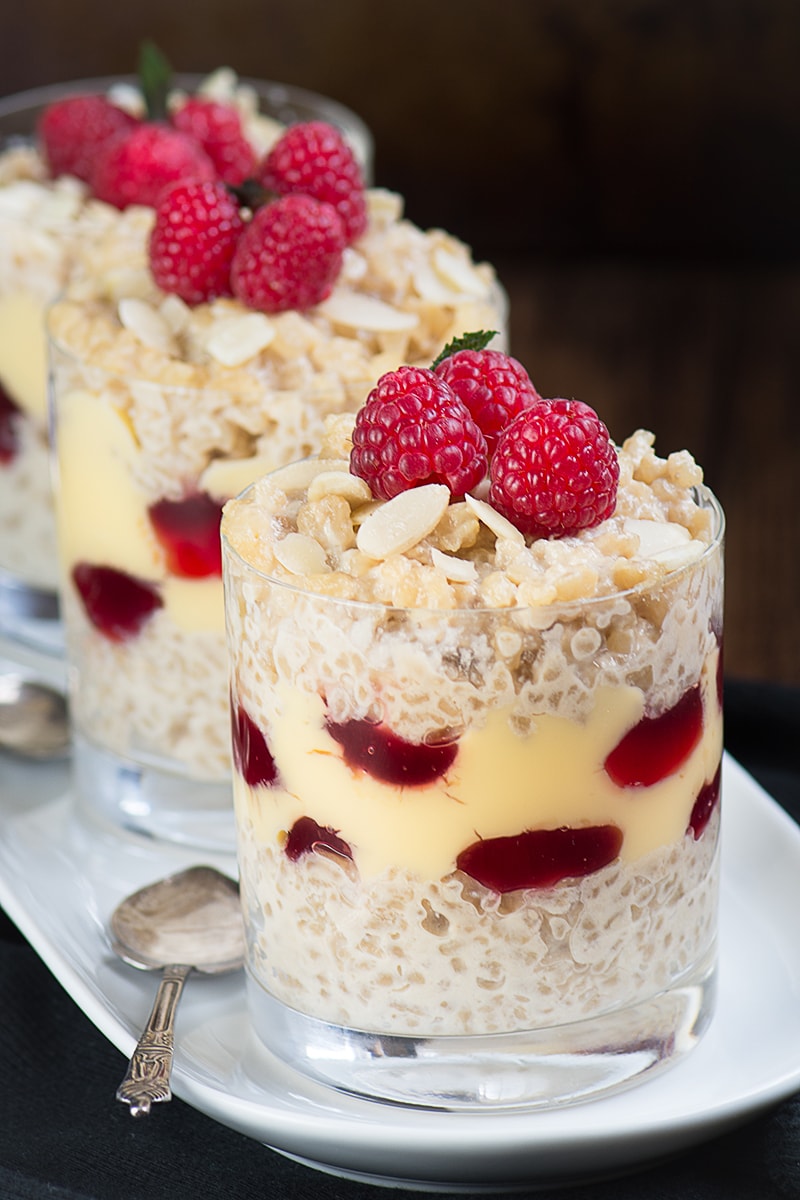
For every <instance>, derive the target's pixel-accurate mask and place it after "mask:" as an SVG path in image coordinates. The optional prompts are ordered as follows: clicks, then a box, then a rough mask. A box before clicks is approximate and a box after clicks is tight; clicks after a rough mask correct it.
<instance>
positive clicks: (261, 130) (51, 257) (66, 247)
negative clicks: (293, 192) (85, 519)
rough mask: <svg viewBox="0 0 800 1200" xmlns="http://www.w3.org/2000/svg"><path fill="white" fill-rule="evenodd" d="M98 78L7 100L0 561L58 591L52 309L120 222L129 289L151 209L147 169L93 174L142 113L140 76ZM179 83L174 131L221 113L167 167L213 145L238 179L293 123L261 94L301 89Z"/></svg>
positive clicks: (161, 172)
mask: <svg viewBox="0 0 800 1200" xmlns="http://www.w3.org/2000/svg"><path fill="white" fill-rule="evenodd" d="M190 80H191V84H192V90H191V91H188V90H187V87H188V84H189V81H190ZM95 82H96V83H98V84H100V83H102V84H103V85H104V90H103V91H102V92H95V91H92V92H91V93H89V94H87V93H86V88H85V87H84V86H83V85H81V84H80V83H76V84H70V85H64V87H63V88H45V89H38V90H36V91H32V92H30V93H24V94H23V95H21V96H20V97H9V98H7V99H6V100H4V101H2V102H0V143H2V149H1V150H0V572H7V573H8V575H9V577H12V578H13V579H15V580H17V581H19V582H20V583H22V584H25V585H28V586H30V587H32V588H37V589H43V590H46V591H51V592H53V593H54V592H55V590H56V588H57V584H58V556H57V551H56V532H55V521H54V514H53V500H52V488H51V482H50V465H49V447H48V417H47V378H46V377H47V350H46V338H45V310H46V308H47V306H48V305H49V304H50V303H51V302H52V301H53V300H54V299H55V298H56V297H57V296H58V295H59V294H60V293H61V292H62V291H63V290H64V288H65V287H66V285H67V283H68V282H69V281H70V279H72V278H74V276H75V275H76V274H85V273H86V271H87V270H91V269H92V256H93V251H94V249H95V244H96V243H99V244H100V245H102V246H107V245H108V243H109V242H110V241H111V240H113V238H114V236H115V233H116V232H117V231H119V234H120V238H121V248H120V253H119V257H118V264H119V265H118V279H117V285H116V286H117V287H118V288H119V289H120V290H122V291H124V290H125V285H124V274H125V271H126V263H125V257H124V249H125V247H126V245H127V244H128V243H127V238H128V223H129V222H131V221H132V222H133V224H134V225H136V226H142V227H146V226H147V224H148V222H149V221H152V202H153V198H154V197H153V196H152V195H146V194H145V192H146V191H147V190H148V188H147V187H145V186H144V183H143V180H140V181H139V183H140V186H139V187H138V188H137V191H136V192H132V193H130V199H128V198H127V197H126V196H124V195H120V194H119V193H118V192H117V191H116V190H115V188H114V186H113V183H114V181H113V180H111V181H109V178H108V175H107V174H106V178H105V179H103V178H100V177H95V172H96V171H97V170H98V167H97V160H98V158H99V157H101V148H102V146H103V145H104V144H105V143H106V142H107V141H109V140H113V139H114V138H116V137H121V136H122V135H123V134H124V133H125V131H130V130H133V129H135V128H137V127H140V128H141V127H144V126H146V125H147V121H146V120H145V117H146V114H147V109H146V100H145V94H144V93H143V91H142V89H141V88H139V87H138V86H135V85H133V84H132V83H120V82H114V81H112V80H106V81H95ZM173 83H176V84H180V86H171V87H170V90H169V92H168V94H167V99H166V105H167V111H168V113H169V122H170V124H171V125H172V126H174V132H175V133H177V134H179V135H180V138H185V137H187V136H188V134H187V132H186V131H187V129H188V128H189V127H190V126H191V123H192V121H194V122H195V132H197V122H198V121H199V120H200V119H201V118H202V117H203V114H205V116H206V117H208V114H209V113H211V114H214V115H215V118H216V120H217V126H216V130H215V129H214V128H213V127H211V128H206V131H205V136H206V138H207V141H206V150H205V151H203V152H202V155H203V156H202V158H201V156H200V155H199V154H198V155H197V156H195V157H192V156H191V155H188V156H187V155H186V154H184V156H183V158H182V159H181V160H179V161H176V162H174V163H173V164H172V166H171V168H170V171H172V170H173V169H174V170H175V171H186V170H191V171H192V173H195V172H196V171H197V170H198V163H201V164H202V166H203V168H204V169H205V170H208V153H206V151H208V152H209V153H211V154H213V155H214V156H215V158H214V163H215V170H217V171H219V172H222V173H223V174H224V175H225V177H227V178H229V179H231V180H233V181H235V182H237V183H238V182H239V181H240V179H241V178H243V172H245V171H247V170H249V169H250V165H251V164H253V163H255V162H257V161H258V160H259V159H260V158H261V157H263V156H264V155H265V154H266V153H267V152H268V151H269V149H270V147H271V146H272V145H273V144H274V142H275V141H276V140H277V138H278V137H279V136H280V134H281V133H282V132H283V130H284V128H285V126H284V124H283V123H282V122H280V121H279V120H277V119H276V117H275V116H274V115H268V112H265V111H264V108H265V106H267V107H269V105H270V104H273V108H274V107H275V106H277V107H279V108H280V109H281V111H285V112H287V113H288V112H290V111H291V110H292V109H293V108H295V107H297V102H298V96H300V93H299V92H298V90H297V89H292V88H282V87H280V86H276V85H267V84H262V83H256V82H253V81H243V80H240V79H239V78H238V77H237V76H236V75H235V74H234V73H233V72H232V71H230V70H228V69H221V70H219V71H216V72H214V73H213V74H212V75H209V76H207V77H206V78H204V79H200V78H199V77H197V78H196V77H183V76H182V77H178V78H177V79H175V80H173ZM184 85H186V86H184ZM273 93H274V101H273ZM315 101H318V102H319V113H320V114H322V113H323V112H327V111H328V108H329V109H330V111H331V112H333V113H334V115H335V117H340V119H341V120H342V122H343V125H344V127H345V128H346V129H347V131H348V135H349V136H353V143H354V145H356V147H357V149H358V152H359V154H360V155H362V157H364V158H366V157H368V155H369V152H370V146H369V135H368V134H367V132H366V130H365V129H364V127H363V126H362V124H361V122H360V121H359V120H358V118H357V117H355V115H354V114H350V113H348V111H347V110H346V109H344V108H342V109H341V110H340V107H339V106H338V105H335V104H334V103H333V102H332V101H328V100H327V99H325V98H323V97H315V96H314V95H313V94H312V93H302V96H301V100H300V102H301V104H302V105H303V106H307V105H308V104H310V103H313V102H315ZM310 111H311V112H312V113H313V109H311V110H310ZM221 114H224V118H223V116H221ZM212 135H213V136H212ZM170 171H166V170H165V168H164V166H163V164H162V165H161V166H160V167H158V168H153V169H152V170H150V172H149V175H148V174H147V172H144V173H143V179H145V178H146V179H149V181H151V182H152V183H153V186H154V188H155V190H156V191H157V190H158V188H159V187H160V186H162V185H163V183H164V181H165V179H166V178H168V177H169V174H170ZM174 177H176V178H177V175H175V176H174ZM148 186H149V185H148ZM140 207H141V211H138V209H139V208H140ZM123 208H124V209H126V210H127V211H125V212H123V211H121V210H122V209H123ZM134 209H136V210H137V211H135V212H134V211H133V210H134ZM87 256H88V261H87Z"/></svg>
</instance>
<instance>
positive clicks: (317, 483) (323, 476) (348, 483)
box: [308, 471, 372, 507]
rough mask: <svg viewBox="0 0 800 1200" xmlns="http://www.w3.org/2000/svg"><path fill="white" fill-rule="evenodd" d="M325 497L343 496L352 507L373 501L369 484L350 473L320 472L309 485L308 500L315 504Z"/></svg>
mask: <svg viewBox="0 0 800 1200" xmlns="http://www.w3.org/2000/svg"><path fill="white" fill-rule="evenodd" d="M323 496H343V497H344V499H345V500H346V501H347V502H348V504H350V505H351V507H352V506H353V505H355V504H363V503H364V502H365V501H367V500H371V499H372V492H371V491H370V490H369V484H368V483H367V482H366V481H365V480H364V479H359V478H358V476H357V475H351V474H350V472H349V471H320V473H319V475H315V476H314V478H313V479H312V480H311V483H310V484H309V485H308V499H309V500H310V501H311V502H312V503H313V502H314V501H316V500H321V499H322V498H323Z"/></svg>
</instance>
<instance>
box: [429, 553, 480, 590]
mask: <svg viewBox="0 0 800 1200" xmlns="http://www.w3.org/2000/svg"><path fill="white" fill-rule="evenodd" d="M431 559H432V561H433V565H434V566H435V567H438V568H439V570H440V571H443V572H444V574H445V575H446V576H447V578H448V579H449V580H450V582H451V583H474V582H475V580H476V579H477V578H478V572H477V570H476V569H475V563H474V562H472V561H471V560H470V559H468V558H455V557H454V556H453V555H452V554H443V553H442V551H441V550H437V549H436V548H435V547H434V548H433V550H431Z"/></svg>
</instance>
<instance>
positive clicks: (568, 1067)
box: [247, 950, 716, 1111]
mask: <svg viewBox="0 0 800 1200" xmlns="http://www.w3.org/2000/svg"><path fill="white" fill-rule="evenodd" d="M715 964H716V954H715V950H713V951H712V952H710V953H709V954H708V955H707V956H706V958H705V959H704V960H703V962H702V963H701V964H698V965H697V966H696V967H695V968H694V970H693V971H692V972H691V975H690V976H687V977H685V978H684V979H682V980H680V981H679V982H678V983H676V984H675V986H673V987H672V988H670V989H669V991H666V992H662V993H660V994H658V995H655V996H653V997H651V998H650V999H648V1000H645V1001H642V1002H640V1003H639V1004H637V1005H634V1006H631V1007H628V1008H625V1009H619V1010H617V1011H615V1012H610V1013H606V1014H604V1015H602V1016H599V1017H593V1018H590V1019H586V1020H582V1021H576V1022H573V1023H571V1024H567V1025H560V1026H557V1027H554V1028H550V1029H538V1030H532V1031H524V1032H519V1033H504V1034H492V1035H488V1036H486V1037H479V1036H476V1037H432V1038H424V1037H400V1036H396V1035H395V1036H386V1035H383V1034H377V1033H369V1032H364V1031H361V1030H356V1029H346V1028H343V1027H342V1026H338V1025H330V1024H327V1023H326V1022H325V1021H320V1020H317V1019H316V1018H313V1017H308V1016H305V1015H304V1014H303V1013H300V1012H298V1011H296V1010H295V1009H291V1008H288V1007H287V1006H286V1005H284V1004H282V1003H281V1002H280V1001H278V1000H276V999H275V998H274V997H272V996H270V995H269V993H268V992H266V991H265V990H264V988H263V987H262V986H261V985H260V984H259V983H258V981H257V980H256V979H255V978H254V977H253V976H252V975H251V974H250V972H249V971H248V974H247V994H248V1006H249V1012H250V1016H251V1019H252V1022H253V1026H254V1028H255V1031H256V1033H257V1034H258V1036H259V1038H260V1039H261V1041H262V1042H263V1043H264V1044H265V1045H266V1047H267V1048H268V1049H269V1050H270V1051H271V1052H272V1053H273V1054H275V1055H276V1056H277V1057H278V1058H281V1059H283V1060H284V1061H286V1062H288V1063H289V1064H290V1065H292V1066H294V1067H296V1068H298V1069H299V1070H301V1071H303V1072H304V1073H305V1074H307V1075H310V1076H312V1077H313V1078H314V1079H316V1080H318V1081H320V1082H322V1083H326V1084H329V1085H331V1086H333V1087H335V1088H338V1089H339V1090H341V1091H345V1092H350V1093H353V1094H355V1095H358V1096H361V1097H366V1098H368V1099H375V1100H383V1101H390V1102H393V1103H395V1104H408V1105H414V1106H416V1107H424V1108H436V1109H449V1110H455V1111H463V1110H486V1109H493V1110H496V1109H516V1108H525V1109H528V1108H530V1109H541V1108H551V1107H554V1106H556V1105H565V1104H574V1103H577V1102H579V1101H583V1100H589V1099H592V1098H595V1097H598V1096H601V1095H604V1094H608V1093H610V1092H614V1091H619V1090H621V1089H622V1088H626V1087H630V1086H631V1085H633V1084H635V1083H638V1082H640V1081H642V1080H644V1079H645V1078H649V1077H650V1076H651V1075H652V1074H653V1073H654V1072H656V1071H659V1070H663V1069H664V1068H665V1067H667V1066H670V1065H672V1064H674V1063H675V1062H677V1061H678V1060H679V1059H680V1058H682V1057H683V1056H684V1055H685V1054H686V1053H688V1052H689V1051H690V1050H691V1049H692V1048H693V1047H694V1046H695V1045H696V1044H697V1042H698V1041H699V1039H700V1038H701V1037H702V1035H703V1033H704V1032H705V1030H706V1029H707V1027H708V1024H709V1022H710V1020H711V1017H712V1015H713V1011H714V1005H715V999H716V965H715Z"/></svg>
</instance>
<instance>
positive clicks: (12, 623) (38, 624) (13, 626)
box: [0, 569, 64, 658]
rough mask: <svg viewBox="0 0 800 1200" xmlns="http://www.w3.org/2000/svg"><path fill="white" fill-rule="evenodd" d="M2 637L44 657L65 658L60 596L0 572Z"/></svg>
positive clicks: (0, 628)
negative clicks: (44, 655)
mask: <svg viewBox="0 0 800 1200" xmlns="http://www.w3.org/2000/svg"><path fill="white" fill-rule="evenodd" d="M0 634H2V636H3V637H4V638H7V639H8V640H10V641H12V642H19V643H21V644H22V645H23V646H27V647H30V648H32V649H34V650H37V651H38V652H39V653H41V654H47V655H50V656H52V657H55V658H63V656H64V630H63V627H62V624H61V614H60V607H59V602H58V593H57V592H55V591H50V590H49V589H47V588H40V587H34V586H32V585H31V584H27V583H22V582H21V581H20V580H18V579H15V578H14V576H13V575H9V574H8V572H7V571H3V570H2V569H0Z"/></svg>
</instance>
